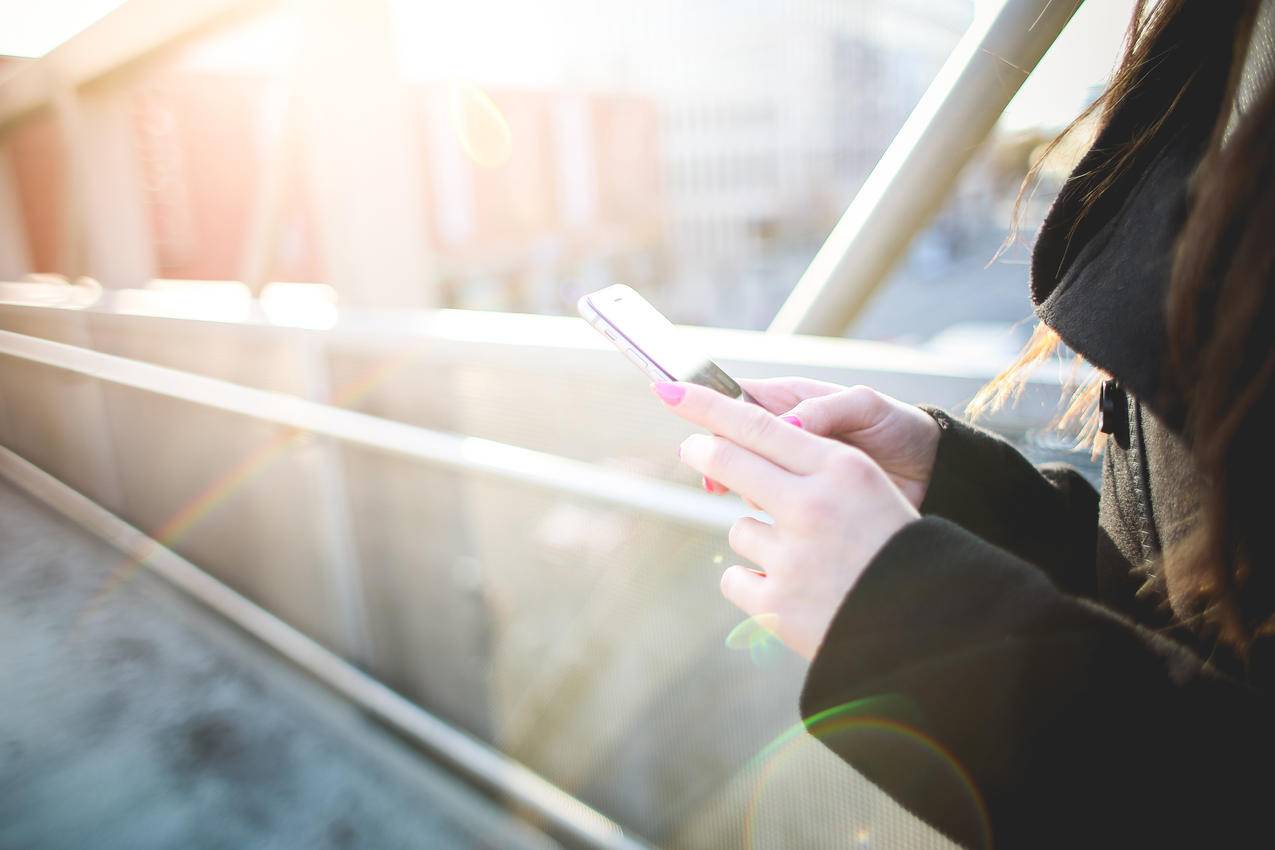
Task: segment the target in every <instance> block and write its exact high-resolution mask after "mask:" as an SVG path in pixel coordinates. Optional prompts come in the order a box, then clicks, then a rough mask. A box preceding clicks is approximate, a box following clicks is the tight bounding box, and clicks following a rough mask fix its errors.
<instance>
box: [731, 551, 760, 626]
mask: <svg viewBox="0 0 1275 850" xmlns="http://www.w3.org/2000/svg"><path fill="white" fill-rule="evenodd" d="M765 594H766V576H765V575H763V574H762V573H758V572H755V571H754V570H750V569H748V568H747V567H742V566H740V565H739V564H736V565H735V566H733V567H728V568H727V570H726V572H724V573H722V596H725V597H726V599H727V601H729V602H732V603H734V605H735V607H737V608H739V609H740V610H742V611H743V612H744V613H745V614H750V615H752V614H760V613H762V612H763V611H764V609H765V606H764V603H763V597H764V596H765Z"/></svg>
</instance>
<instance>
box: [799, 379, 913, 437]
mask: <svg viewBox="0 0 1275 850" xmlns="http://www.w3.org/2000/svg"><path fill="white" fill-rule="evenodd" d="M888 412H889V407H888V405H887V403H886V401H885V399H884V398H883V397H882V396H881V395H880V394H879V393H877V391H876V390H874V389H872V388H871V387H864V386H858V387H849V388H848V389H844V390H841V391H839V392H835V393H832V394H831V395H825V396H818V397H816V398H808V399H806V400H805V401H803V402H801V403H800V404H798V405H797V406H796V407H794V408H793V409H792V410H790V411H788V413H786V414H784V415H783V416H781V417H780V418H781V419H785V420H787V421H789V422H792V418H790V417H793V418H796V419H797V420H798V421H797V422H792V424H794V425H797V427H799V428H803V429H805V430H806V431H809V432H810V433H812V434H818V435H819V436H821V437H840V436H845V435H848V434H853V433H855V432H856V431H863V430H865V429H867V428H871V427H872V426H873V425H876V424H877V423H879V422H880V421H881V420H883V419H884V418H885V416H886V414H887V413H888Z"/></svg>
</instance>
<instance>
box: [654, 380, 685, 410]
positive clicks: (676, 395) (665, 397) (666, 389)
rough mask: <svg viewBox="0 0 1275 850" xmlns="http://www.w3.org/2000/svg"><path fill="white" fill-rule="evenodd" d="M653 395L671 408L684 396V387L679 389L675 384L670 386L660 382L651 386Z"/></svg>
mask: <svg viewBox="0 0 1275 850" xmlns="http://www.w3.org/2000/svg"><path fill="white" fill-rule="evenodd" d="M651 387H652V388H653V389H654V390H655V394H656V395H657V396H659V397H660V401H662V402H664V403H665V404H667V405H669V406H670V407H672V406H673V405H676V404H678V403H679V402H681V400H682V396H684V395H686V387H679V386H678V385H677V384H670V383H668V382H667V381H661V382H660V383H658V384H652V385H651Z"/></svg>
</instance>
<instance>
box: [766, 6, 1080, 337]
mask: <svg viewBox="0 0 1275 850" xmlns="http://www.w3.org/2000/svg"><path fill="white" fill-rule="evenodd" d="M1080 2H1081V0H1005V2H1004V4H1003V5H1002V6H1001V7H1000V8H999V9H998V10H996V12H995V13H994V14H989V15H987V16H986V17H984V18H982V19H981V20H977V21H975V23H974V25H973V26H971V27H970V29H969V30H968V31H967V32H966V33H965V35H964V37H962V39H961V41H960V42H959V43H958V44H957V46H956V49H955V50H953V51H952V55H951V56H950V57H948V60H947V62H946V63H944V65H943V68H942V69H941V70H940V71H939V73H938V75H937V76H936V77H935V78H934V81H933V82H932V83H931V84H930V87H929V89H927V90H926V92H925V94H924V95H923V96H922V97H921V101H920V102H919V103H918V104H917V106H916V109H914V110H913V111H912V114H911V115H910V116H909V117H908V120H907V121H906V122H904V124H903V128H902V129H901V130H900V131H899V134H898V135H897V136H895V138H894V141H893V142H892V143H891V144H890V147H889V148H888V149H887V150H886V152H885V154H884V155H883V156H882V157H881V161H880V162H878V163H877V166H876V168H874V169H873V170H872V173H871V174H870V175H869V176H868V179H867V181H866V182H865V183H864V184H863V188H862V189H861V190H860V191H859V194H858V195H856V196H855V199H854V201H853V202H851V204H850V207H849V208H848V209H847V210H846V211H845V214H844V215H842V216H841V220H840V221H839V222H837V226H836V227H835V228H834V229H833V231H832V234H831V235H830V236H829V237H828V239H827V241H826V242H824V244H823V246H822V247H821V248H820V249H819V252H818V253H817V254H815V258H814V259H813V260H812V261H811V263H810V266H809V268H807V269H806V271H805V273H804V274H803V275H802V276H801V279H800V280H799V281H798V282H797V286H796V288H794V289H793V291H792V294H791V295H789V296H788V300H787V301H785V302H784V305H783V306H782V307H781V308H780V309H779V313H778V314H777V315H776V316H775V320H774V321H773V322H772V323H771V325H770V327H769V329H768V330H769V331H770V332H772V333H786V334H791V333H805V334H823V335H839V334H841V333H843V332H844V331H845V330H846V328H847V327H848V326H849V325H850V323H851V322H852V321H853V320H854V318H855V317H856V316H857V315H858V313H859V311H860V310H862V309H863V306H864V305H865V304H866V303H867V301H868V299H869V298H870V297H871V295H872V293H873V292H874V291H875V290H876V288H877V287H878V286H879V285H880V284H881V283H882V282H883V281H884V280H885V279H886V276H887V275H888V274H889V273H890V270H891V269H892V268H893V267H894V264H895V263H896V262H897V261H898V259H899V258H900V257H901V256H902V255H903V253H904V251H905V250H907V247H908V245H909V243H911V241H912V238H913V237H914V236H915V235H916V234H917V233H918V232H919V231H920V230H921V228H922V227H924V226H925V224H926V223H927V222H928V221H929V219H930V217H931V216H932V215H933V213H934V212H935V211H936V210H937V209H938V207H939V205H940V204H941V203H942V202H943V200H944V199H945V198H946V197H947V194H948V192H949V190H950V189H951V188H952V185H953V184H954V183H955V182H956V178H957V176H958V175H959V174H960V172H961V169H962V168H964V166H965V164H966V163H967V162H969V160H970V159H971V158H972V157H973V156H974V154H975V153H976V152H977V150H978V148H979V146H980V145H981V144H982V142H983V140H984V139H985V138H986V137H987V135H988V133H990V132H991V130H992V128H993V127H995V126H996V122H997V120H998V119H999V118H1000V115H1001V112H1003V111H1004V109H1005V106H1006V105H1007V104H1008V103H1009V101H1010V100H1011V99H1012V98H1013V97H1014V95H1015V93H1017V91H1018V89H1019V88H1020V87H1021V86H1022V84H1023V82H1024V81H1025V80H1026V79H1027V76H1028V75H1029V74H1030V73H1031V71H1032V69H1033V68H1035V67H1036V63H1037V62H1039V61H1040V58H1041V57H1042V56H1044V55H1045V51H1046V50H1048V49H1049V47H1050V45H1052V44H1053V43H1054V40H1055V39H1057V37H1058V34H1059V33H1060V32H1062V29H1063V27H1064V26H1065V25H1066V24H1067V22H1068V21H1069V20H1071V16H1072V14H1073V13H1074V12H1075V11H1076V9H1077V8H1078V7H1079V6H1080Z"/></svg>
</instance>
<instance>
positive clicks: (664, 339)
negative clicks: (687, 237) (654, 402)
mask: <svg viewBox="0 0 1275 850" xmlns="http://www.w3.org/2000/svg"><path fill="white" fill-rule="evenodd" d="M580 312H581V314H582V315H584V317H585V318H586V319H588V320H589V321H590V323H592V324H593V325H594V327H596V328H597V329H598V330H599V331H600V332H601V333H603V334H604V335H605V336H606V337H607V338H608V339H610V340H611V341H612V342H613V343H614V344H615V346H616V347H617V348H619V349H620V350H621V351H622V352H624V353H625V355H626V356H628V357H629V359H630V360H633V361H634V362H635V363H636V364H637V365H638V366H639V367H640V368H642V369H643V370H645V371H646V372H647V374H648V375H650V376H651V377H652V378H654V379H662V380H673V381H686V382H688V383H692V384H699V385H700V386H704V387H708V388H710V389H714V390H717V391H718V392H720V393H723V394H725V395H728V396H730V397H731V398H740V397H741V396H742V395H743V390H742V389H740V386H739V384H737V383H735V381H734V379H732V378H731V376H730V375H727V374H726V373H725V372H723V371H722V369H721V367H719V366H718V365H717V364H716V363H714V362H713V361H712V360H710V359H708V357H706V356H705V355H703V354H702V353H700V352H698V351H695V350H693V349H692V348H690V347H688V346H687V345H686V344H685V343H684V342H683V341H682V340H681V339H680V338H679V336H678V331H677V328H675V327H674V326H673V323H672V322H670V321H669V320H668V319H666V318H664V316H663V314H661V313H660V311H658V310H656V309H655V308H654V307H652V306H651V305H650V304H649V303H648V302H647V300H646V299H645V298H643V297H642V296H641V295H638V294H637V292H635V291H634V290H633V289H631V288H630V287H627V286H624V285H623V284H617V285H615V286H608V287H607V288H606V289H602V290H599V291H598V292H594V293H592V294H591V295H586V296H584V297H583V298H581V299H580ZM652 367H654V369H652ZM659 373H662V374H659Z"/></svg>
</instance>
